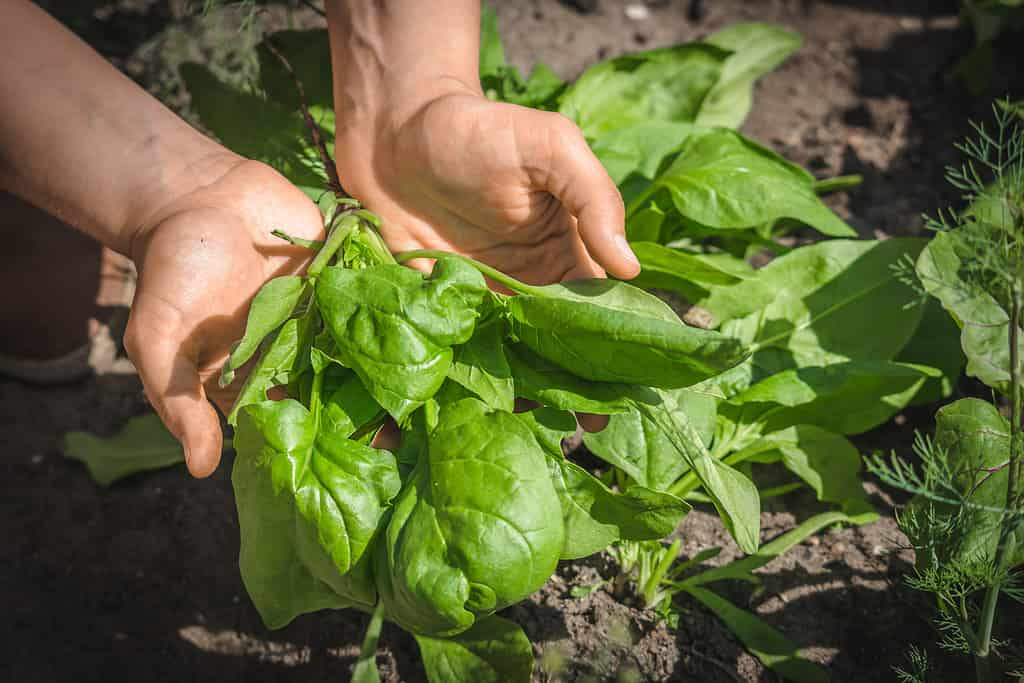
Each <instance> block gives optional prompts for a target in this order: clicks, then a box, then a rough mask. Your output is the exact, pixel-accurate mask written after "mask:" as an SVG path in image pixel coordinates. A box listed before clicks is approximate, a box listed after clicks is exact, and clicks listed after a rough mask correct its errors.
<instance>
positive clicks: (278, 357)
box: [228, 318, 310, 425]
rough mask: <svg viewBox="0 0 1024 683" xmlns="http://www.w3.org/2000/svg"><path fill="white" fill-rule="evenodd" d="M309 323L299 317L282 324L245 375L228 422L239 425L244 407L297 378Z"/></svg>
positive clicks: (307, 341)
mask: <svg viewBox="0 0 1024 683" xmlns="http://www.w3.org/2000/svg"><path fill="white" fill-rule="evenodd" d="M309 326H310V322H309V320H307V319H298V318H292V319H291V320H289V321H287V322H285V324H284V325H282V326H281V329H280V330H278V333H277V336H276V337H274V340H273V341H272V342H271V343H270V346H268V347H267V348H266V349H265V350H264V351H263V352H262V353H261V354H260V357H259V360H257V361H256V364H255V365H254V366H253V367H252V369H251V370H250V371H249V375H248V376H247V377H246V378H245V383H244V384H243V385H242V388H241V390H240V391H239V392H238V397H237V398H236V399H235V403H234V405H233V406H231V412H229V413H228V423H229V424H231V425H237V424H238V414H239V412H240V411H241V410H242V408H244V407H245V406H247V405H250V404H253V403H259V402H261V401H265V400H267V391H268V390H270V389H272V388H273V387H276V386H280V385H283V384H287V383H288V382H289V381H291V380H292V379H294V377H293V375H294V371H295V370H296V369H297V368H300V367H301V365H302V363H303V361H302V359H301V357H300V355H299V349H300V347H304V346H305V345H307V344H308V343H309V342H310V340H309Z"/></svg>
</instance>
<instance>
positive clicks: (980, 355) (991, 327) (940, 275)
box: [871, 102, 1024, 682]
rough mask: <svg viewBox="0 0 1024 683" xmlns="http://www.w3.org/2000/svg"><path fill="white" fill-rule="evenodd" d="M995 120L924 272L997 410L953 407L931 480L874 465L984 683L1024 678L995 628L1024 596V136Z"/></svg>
mask: <svg viewBox="0 0 1024 683" xmlns="http://www.w3.org/2000/svg"><path fill="white" fill-rule="evenodd" d="M995 113H996V125H995V129H994V130H989V129H987V128H985V127H984V126H980V125H976V126H975V132H976V138H975V139H973V140H968V141H967V142H965V143H964V144H962V145H960V146H959V149H960V150H961V151H962V152H963V153H964V154H965V155H966V156H967V161H966V162H965V164H964V165H963V166H961V167H960V168H953V169H950V171H949V173H948V178H949V180H950V182H951V183H952V184H953V185H954V186H956V187H957V188H959V189H960V190H961V191H962V192H963V195H964V199H965V200H966V202H967V208H966V209H964V210H963V211H961V212H959V213H947V214H940V216H939V218H938V219H935V220H933V221H932V227H933V228H935V229H936V234H935V236H934V238H933V239H932V240H931V242H929V244H928V246H927V247H926V248H925V249H924V250H923V251H922V252H921V254H920V256H919V257H918V259H917V262H916V267H915V271H916V277H917V279H918V281H919V282H920V286H921V287H922V294H923V295H926V296H932V297H935V298H936V299H938V301H940V302H941V304H942V306H943V308H944V309H945V310H946V311H947V312H948V313H949V315H950V316H951V317H952V318H953V319H954V320H955V321H956V323H957V325H958V326H959V327H960V329H961V334H960V343H961V346H962V347H963V351H964V354H965V355H966V357H967V373H968V374H969V375H972V376H974V377H976V378H977V379H978V380H980V381H981V382H983V383H984V384H985V385H987V386H988V387H990V388H991V390H992V391H993V392H994V393H995V395H996V396H997V399H996V401H995V403H990V402H987V401H983V400H980V399H977V398H963V399H960V400H958V401H956V402H954V403H951V404H949V405H946V406H944V407H942V408H941V409H940V410H939V411H938V412H937V413H936V416H935V422H936V426H935V434H934V436H933V437H930V438H929V437H923V436H919V437H918V440H917V442H916V444H915V448H914V450H915V452H916V453H917V455H918V456H919V458H920V460H921V466H920V468H919V469H918V468H915V467H914V466H913V465H912V464H910V463H908V462H905V461H902V460H900V459H898V458H897V457H896V456H895V455H894V456H892V458H891V459H890V460H888V461H886V460H884V459H882V458H881V457H876V458H875V459H874V462H873V463H872V465H871V468H872V470H873V471H875V472H876V473H878V475H879V476H880V477H881V478H882V479H883V480H885V481H886V482H888V483H890V484H892V485H894V486H898V487H900V488H903V489H905V490H907V491H909V492H911V493H914V494H916V495H915V497H914V498H913V499H912V500H911V502H910V504H909V505H908V506H907V507H906V509H905V510H904V511H903V513H902V515H901V516H900V526H901V528H902V529H903V530H904V531H905V532H906V534H907V536H908V538H909V539H910V542H911V544H912V545H913V547H914V549H915V551H916V553H917V566H916V570H915V572H914V574H913V575H912V576H911V577H910V578H909V579H908V583H909V584H910V585H911V586H912V587H913V588H915V589H918V590H922V591H926V592H929V593H934V594H935V596H936V598H937V600H936V604H937V606H938V609H939V615H938V617H937V623H938V625H939V629H940V633H941V634H942V640H941V642H940V646H941V647H942V648H943V649H945V650H952V651H954V652H962V653H964V654H967V655H969V656H971V657H972V658H973V659H974V664H975V670H976V676H977V680H978V681H980V682H987V681H993V680H997V679H998V678H1000V677H1001V674H1002V673H1003V672H1010V671H1012V670H1013V669H1014V667H1016V669H1017V671H1018V674H1017V675H1018V676H1019V675H1020V674H1019V672H1020V671H1021V670H1022V669H1021V667H1022V662H1020V661H1017V660H1015V659H1014V656H1013V648H1012V644H1011V643H1009V642H1008V641H1007V640H1004V639H999V638H997V637H996V636H995V631H994V626H995V622H996V616H997V614H998V609H997V608H998V604H999V600H1000V597H1001V596H1005V597H1007V598H1009V599H1013V600H1017V601H1020V600H1021V599H1022V597H1024V595H1022V591H1021V584H1020V575H1019V573H1018V570H1017V567H1019V565H1020V564H1021V563H1022V562H1024V498H1022V495H1021V490H1022V488H1021V487H1022V485H1024V472H1022V462H1021V461H1022V457H1024V441H1022V424H1021V422H1022V405H1021V404H1022V400H1024V379H1022V377H1024V375H1022V373H1024V365H1022V358H1024V330H1022V314H1021V307H1022V306H1024V127H1022V125H1021V122H1020V120H1019V119H1018V118H1017V114H1016V112H1015V111H1014V110H1013V108H1012V107H1011V106H1010V104H1009V102H999V103H997V105H996V107H995ZM1000 405H1002V406H1005V408H1006V409H1007V412H1008V418H1009V419H1007V416H1004V414H1003V413H1002V412H1001V410H1000ZM911 662H912V667H911V669H910V670H901V671H900V675H901V676H902V677H903V679H904V680H908V681H911V680H925V678H926V675H927V671H928V668H929V667H928V661H927V653H926V651H925V650H915V651H913V652H912V653H911Z"/></svg>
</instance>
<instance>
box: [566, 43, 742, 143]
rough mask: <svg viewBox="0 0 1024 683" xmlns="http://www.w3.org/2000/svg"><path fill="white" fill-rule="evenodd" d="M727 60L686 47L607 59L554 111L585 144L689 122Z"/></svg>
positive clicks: (718, 52) (710, 50) (705, 48)
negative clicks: (620, 132) (657, 124)
mask: <svg viewBox="0 0 1024 683" xmlns="http://www.w3.org/2000/svg"><path fill="white" fill-rule="evenodd" d="M728 54H729V53H728V52H726V51H725V50H722V49H719V48H717V47H713V46H710V45H703V44H701V43H690V44H688V45H679V46H676V47H670V48H662V49H657V50H650V51H648V52H641V53H639V54H635V55H625V56H622V57H617V58H615V59H609V60H607V61H604V62H601V63H600V64H597V65H595V66H592V67H590V68H589V69H587V70H586V71H584V72H583V75H581V76H580V77H579V80H577V81H576V82H575V83H573V84H572V85H571V86H569V88H568V89H567V90H566V91H565V93H564V94H563V95H562V98H561V103H560V107H559V111H560V112H561V113H563V114H565V115H566V116H568V117H569V118H570V119H572V120H573V121H575V122H576V124H577V125H579V127H580V128H581V129H582V130H583V134H584V135H585V136H586V137H587V138H588V139H596V138H600V137H601V136H602V135H604V134H605V133H608V132H609V131H613V130H616V129H619V128H623V127H625V126H629V125H632V124H635V123H643V122H647V121H684V122H685V121H693V119H694V117H696V115H697V112H698V111H699V110H700V106H701V102H703V100H704V98H705V97H706V96H707V94H708V91H710V90H711V88H712V87H713V86H714V84H715V83H716V82H717V81H718V77H719V73H720V72H721V69H722V65H723V63H724V62H725V60H726V58H727V57H728Z"/></svg>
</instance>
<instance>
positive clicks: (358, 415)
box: [320, 370, 381, 437]
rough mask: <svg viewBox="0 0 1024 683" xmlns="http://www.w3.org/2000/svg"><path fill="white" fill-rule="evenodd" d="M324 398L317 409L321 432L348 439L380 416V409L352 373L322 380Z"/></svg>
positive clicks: (347, 371) (349, 371)
mask: <svg viewBox="0 0 1024 683" xmlns="http://www.w3.org/2000/svg"><path fill="white" fill-rule="evenodd" d="M323 395H324V397H323V402H322V404H321V407H320V429H321V430H322V431H327V432H330V433H332V434H339V435H342V436H345V437H349V436H351V435H352V433H353V432H355V431H356V430H358V429H359V428H360V427H362V426H364V425H366V424H367V423H369V422H371V421H372V420H373V419H374V418H375V417H377V416H378V415H380V414H381V407H380V405H379V404H378V403H377V402H376V401H375V400H373V396H371V395H370V392H369V391H367V389H366V386H365V385H363V383H362V381H360V379H359V377H358V376H357V375H356V374H355V373H354V372H352V371H351V370H346V371H344V372H343V373H341V377H340V378H338V379H336V380H334V381H330V382H328V381H326V380H325V382H324V394H323Z"/></svg>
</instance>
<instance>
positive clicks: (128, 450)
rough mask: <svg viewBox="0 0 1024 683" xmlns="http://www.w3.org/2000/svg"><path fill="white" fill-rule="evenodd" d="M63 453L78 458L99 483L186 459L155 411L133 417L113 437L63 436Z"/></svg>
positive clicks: (78, 434)
mask: <svg viewBox="0 0 1024 683" xmlns="http://www.w3.org/2000/svg"><path fill="white" fill-rule="evenodd" d="M64 455H65V456H67V457H69V458H74V459H75V460H81V461H82V462H84V463H85V466H86V468H88V470H89V476H91V477H92V478H93V480H94V481H95V482H96V483H97V484H100V485H101V486H110V485H111V484H113V483H114V482H115V481H117V480H119V479H123V478H125V477H129V476H131V475H133V474H136V473H137V472H148V471H149V470H158V469H162V468H164V467H169V466H171V465H177V464H178V463H182V462H185V455H184V453H183V452H182V450H181V444H180V443H178V440H177V439H175V438H174V437H173V436H172V435H171V433H170V432H169V431H167V428H166V427H164V423H163V422H161V421H160V418H159V417H158V416H157V415H154V414H147V415H141V416H139V417H133V418H131V419H130V420H128V422H126V423H125V425H124V426H123V427H122V428H121V430H120V431H119V432H118V433H117V434H115V435H114V436H111V437H108V438H103V437H99V436H96V435H95V434H90V433H89V432H68V433H67V434H65V435H64Z"/></svg>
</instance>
